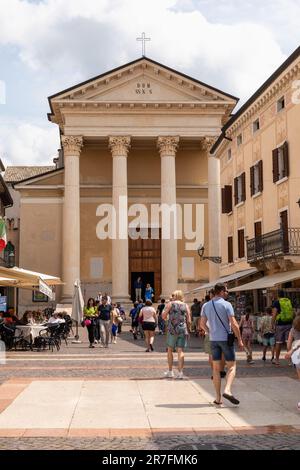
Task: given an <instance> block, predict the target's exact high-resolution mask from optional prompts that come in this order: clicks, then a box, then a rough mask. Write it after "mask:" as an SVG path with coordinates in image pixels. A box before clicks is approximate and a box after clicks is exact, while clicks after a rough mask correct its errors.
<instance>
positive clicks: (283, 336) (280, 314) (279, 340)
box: [273, 290, 294, 366]
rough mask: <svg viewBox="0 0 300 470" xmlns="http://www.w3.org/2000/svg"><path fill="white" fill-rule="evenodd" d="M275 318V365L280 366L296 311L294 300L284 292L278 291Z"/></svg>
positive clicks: (274, 306) (274, 305) (274, 304)
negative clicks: (294, 310)
mask: <svg viewBox="0 0 300 470" xmlns="http://www.w3.org/2000/svg"><path fill="white" fill-rule="evenodd" d="M273 312H274V313H273V319H274V323H275V325H276V329H275V341H276V350H275V354H276V360H275V365H276V366H279V357H280V352H281V347H282V345H283V344H284V343H286V342H287V340H288V337H289V333H290V329H291V328H292V324H293V319H294V312H293V306H292V302H291V301H290V299H289V298H287V297H285V295H284V292H283V291H282V290H280V291H279V292H278V300H275V301H274V302H273Z"/></svg>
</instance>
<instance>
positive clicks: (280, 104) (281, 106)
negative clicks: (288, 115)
mask: <svg viewBox="0 0 300 470" xmlns="http://www.w3.org/2000/svg"><path fill="white" fill-rule="evenodd" d="M284 108H285V99H284V96H282V97H281V98H280V99H279V100H278V101H277V112H278V113H279V112H280V111H281V110H282V109H284Z"/></svg>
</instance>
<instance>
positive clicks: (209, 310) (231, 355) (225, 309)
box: [201, 283, 244, 405]
mask: <svg viewBox="0 0 300 470" xmlns="http://www.w3.org/2000/svg"><path fill="white" fill-rule="evenodd" d="M214 290H215V296H214V298H213V299H212V300H210V301H209V302H207V303H206V304H204V306H203V308H202V312H201V328H202V329H203V330H204V331H205V332H206V333H208V334H209V339H210V345H211V353H212V360H213V381H214V386H215V390H216V399H215V401H214V404H215V405H221V404H222V399H221V376H220V371H221V358H222V353H223V354H224V357H225V361H226V365H227V380H226V385H225V389H224V393H223V397H224V398H226V399H227V400H229V401H230V402H231V403H233V404H234V405H238V404H239V400H238V399H237V398H235V397H234V396H233V395H232V393H231V387H232V384H233V381H234V378H235V373H236V360H235V349H234V345H232V346H229V345H228V342H227V340H228V334H229V333H232V332H233V333H234V334H235V336H236V337H237V340H238V345H239V347H240V348H243V347H244V345H243V342H242V338H241V334H240V329H239V325H238V323H237V321H236V319H235V318H234V311H233V308H232V305H231V303H230V302H227V301H226V300H225V297H226V296H227V288H226V286H225V285H224V284H221V283H220V284H216V286H215V289H214Z"/></svg>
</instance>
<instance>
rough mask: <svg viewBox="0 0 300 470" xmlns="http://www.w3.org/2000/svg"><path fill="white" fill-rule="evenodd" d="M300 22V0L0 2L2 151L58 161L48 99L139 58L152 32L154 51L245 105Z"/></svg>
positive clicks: (15, 158) (286, 50)
mask: <svg viewBox="0 0 300 470" xmlns="http://www.w3.org/2000/svg"><path fill="white" fill-rule="evenodd" d="M299 18H300V0H272V1H271V0H265V1H264V2H261V1H258V0H252V1H247V0H245V1H244V0H226V1H224V0H218V1H215V0H152V1H150V0H47V1H46V0H44V1H38V0H31V1H29V0H0V81H2V86H1V85H0V156H1V157H2V159H3V161H4V163H5V164H6V165H8V164H19V165H37V164H41V165H42V164H50V163H51V162H52V158H53V156H55V154H56V150H57V148H58V146H59V139H58V129H57V127H56V126H55V125H53V124H51V123H49V122H48V121H47V117H46V113H47V112H48V103H47V97H48V96H49V95H51V94H53V93H56V92H58V91H60V90H62V89H64V88H66V87H68V86H71V85H74V84H76V83H78V82H80V81H82V80H86V79H88V78H89V77H92V76H94V75H97V74H100V73H103V72H105V71H106V70H109V69H111V68H113V67H116V66H119V65H121V64H122V63H125V62H128V61H130V60H133V59H136V58H137V57H139V56H140V55H141V50H140V45H139V44H137V43H136V37H137V36H139V35H140V33H141V32H142V31H145V32H146V33H147V35H150V37H151V38H152V40H151V42H150V43H148V45H147V55H148V56H149V57H151V58H153V59H155V60H158V61H159V62H162V63H164V64H166V65H168V66H170V67H173V68H175V69H178V70H180V71H182V72H185V73H187V74H189V75H192V76H194V77H195V78H198V79H200V80H202V81H204V82H207V83H209V84H211V85H213V86H216V87H218V88H220V89H223V90H224V91H226V92H228V93H232V94H233V95H236V96H239V97H240V98H241V102H243V101H244V100H245V99H246V98H247V97H249V96H250V94H252V93H253V92H254V91H255V90H256V89H257V88H258V86H259V85H260V84H261V83H262V82H263V81H264V80H265V79H266V78H267V77H268V76H269V75H270V74H271V73H272V72H273V71H274V70H275V68H277V67H278V66H279V65H280V64H281V63H282V62H283V60H285V58H286V57H287V56H288V55H289V54H290V53H291V52H292V51H293V50H294V49H295V48H296V47H297V46H298V45H299V44H300V38H299V36H300V28H299ZM3 84H5V96H3V95H4V92H3V88H4V85H3ZM1 90H2V91H1ZM4 97H5V103H3V98H4ZM1 103H2V104H1Z"/></svg>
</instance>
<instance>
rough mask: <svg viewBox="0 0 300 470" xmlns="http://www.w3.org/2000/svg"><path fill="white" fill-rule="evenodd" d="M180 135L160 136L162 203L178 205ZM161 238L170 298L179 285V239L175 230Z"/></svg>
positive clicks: (165, 289) (163, 276)
mask: <svg viewBox="0 0 300 470" xmlns="http://www.w3.org/2000/svg"><path fill="white" fill-rule="evenodd" d="M178 143H179V137H158V140H157V146H158V150H159V153H160V157H161V204H167V205H168V206H173V205H176V166H175V157H176V150H177V147H178ZM163 236H164V228H163V227H162V240H161V266H162V268H161V279H162V293H161V295H162V296H163V297H165V298H169V297H170V295H171V294H172V292H173V291H174V290H176V289H177V285H178V261H177V239H176V238H175V233H174V230H173V224H172V227H171V231H170V238H169V239H165V240H164V239H163Z"/></svg>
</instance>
